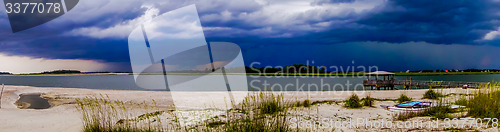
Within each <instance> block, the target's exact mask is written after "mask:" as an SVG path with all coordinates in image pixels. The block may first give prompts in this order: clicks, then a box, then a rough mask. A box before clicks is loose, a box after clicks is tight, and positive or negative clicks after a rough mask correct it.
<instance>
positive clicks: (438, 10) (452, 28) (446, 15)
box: [353, 0, 500, 44]
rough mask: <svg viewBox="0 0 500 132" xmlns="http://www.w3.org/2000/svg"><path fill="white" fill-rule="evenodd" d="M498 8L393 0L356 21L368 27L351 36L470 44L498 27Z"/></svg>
mask: <svg viewBox="0 0 500 132" xmlns="http://www.w3.org/2000/svg"><path fill="white" fill-rule="evenodd" d="M498 7H500V4H499V3H498V2H494V1H486V0H477V1H470V0H443V1H433V0H418V1H407V0H393V1H390V2H389V4H387V5H386V6H385V7H384V8H383V9H381V10H380V12H379V13H375V14H373V15H367V17H366V18H363V19H361V20H359V21H358V22H357V23H360V24H363V25H366V26H368V27H371V28H368V29H365V30H361V31H360V32H357V33H355V34H358V35H356V36H358V38H353V40H356V39H357V40H369V41H382V42H396V43H397V42H409V41H425V42H429V43H437V44H451V43H460V44H474V41H475V40H480V39H482V37H483V36H484V35H485V34H486V33H488V32H489V31H492V30H496V28H497V27H498V26H499V24H500V23H498V22H496V21H498V19H499V18H500V17H499V15H498V12H499V11H500V8H498Z"/></svg>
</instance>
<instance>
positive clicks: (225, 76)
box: [207, 43, 235, 107]
mask: <svg viewBox="0 0 500 132" xmlns="http://www.w3.org/2000/svg"><path fill="white" fill-rule="evenodd" d="M207 47H208V55H209V56H210V64H211V65H212V72H214V71H215V66H214V58H213V56H212V47H211V46H210V43H207ZM221 71H222V76H223V77H224V81H225V83H226V89H227V92H228V93H229V98H230V100H231V107H234V106H235V104H234V96H233V93H232V92H231V86H230V85H229V81H228V79H227V75H226V68H225V66H222V67H221Z"/></svg>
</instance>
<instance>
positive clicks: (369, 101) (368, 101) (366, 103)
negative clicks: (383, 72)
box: [361, 95, 375, 107]
mask: <svg viewBox="0 0 500 132" xmlns="http://www.w3.org/2000/svg"><path fill="white" fill-rule="evenodd" d="M361 101H363V106H370V107H372V106H373V102H374V101H375V99H374V98H372V97H370V95H368V96H366V97H365V98H363V99H361Z"/></svg>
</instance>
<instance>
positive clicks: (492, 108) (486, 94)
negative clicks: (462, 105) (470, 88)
mask: <svg viewBox="0 0 500 132" xmlns="http://www.w3.org/2000/svg"><path fill="white" fill-rule="evenodd" d="M483 87H484V88H485V89H484V90H483V91H478V92H477V93H475V94H473V95H472V97H471V98H470V99H469V101H468V102H467V105H466V106H467V108H468V111H467V112H468V114H469V115H470V116H472V117H475V118H497V119H498V118H500V83H494V82H492V83H490V84H487V85H486V86H483Z"/></svg>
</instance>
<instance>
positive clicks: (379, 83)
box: [363, 71, 488, 90]
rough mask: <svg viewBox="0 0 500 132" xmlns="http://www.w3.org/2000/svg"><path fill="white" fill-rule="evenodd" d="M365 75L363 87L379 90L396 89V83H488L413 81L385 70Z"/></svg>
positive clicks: (458, 85) (410, 85)
mask: <svg viewBox="0 0 500 132" xmlns="http://www.w3.org/2000/svg"><path fill="white" fill-rule="evenodd" d="M366 75H368V79H366V80H364V81H363V85H364V86H365V89H366V88H367V87H369V88H370V89H371V90H380V89H381V88H382V89H386V90H387V89H391V90H394V89H397V88H395V86H398V85H399V86H403V88H404V89H412V88H414V87H415V88H417V87H419V88H421V87H440V88H479V87H480V86H483V85H486V84H488V83H487V82H458V81H415V80H413V79H412V78H411V77H409V78H408V77H407V78H406V80H396V79H394V73H391V72H386V71H377V72H371V73H367V74H366ZM373 78H374V79H373ZM379 78H380V80H379Z"/></svg>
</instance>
